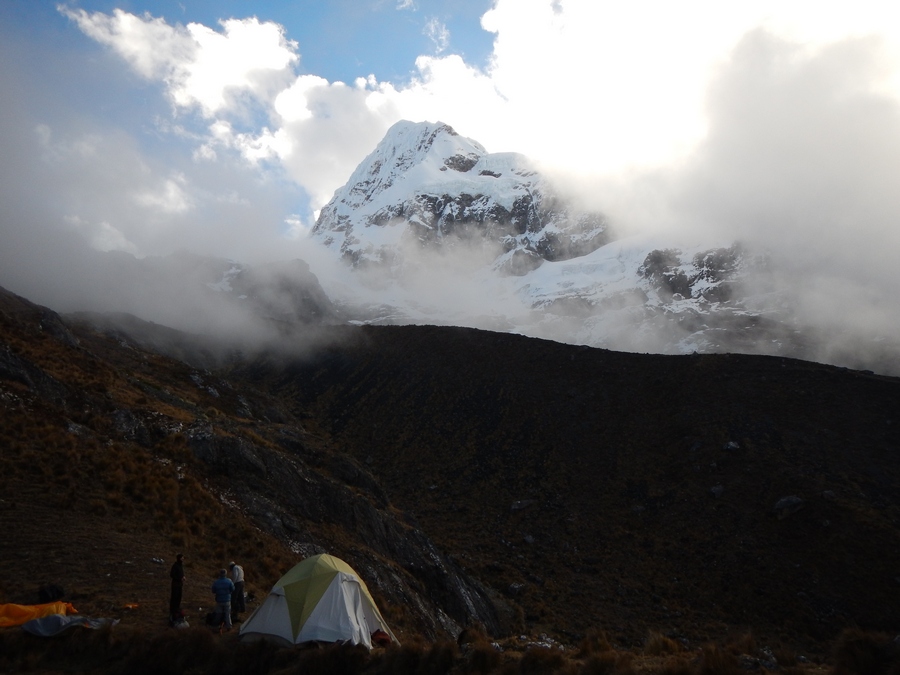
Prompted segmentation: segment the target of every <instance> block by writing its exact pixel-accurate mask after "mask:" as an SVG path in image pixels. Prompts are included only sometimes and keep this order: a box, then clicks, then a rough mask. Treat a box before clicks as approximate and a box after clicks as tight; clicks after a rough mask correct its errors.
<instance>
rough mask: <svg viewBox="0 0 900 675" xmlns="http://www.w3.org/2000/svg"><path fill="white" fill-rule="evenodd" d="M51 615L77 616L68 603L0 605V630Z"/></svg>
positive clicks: (75, 610)
mask: <svg viewBox="0 0 900 675" xmlns="http://www.w3.org/2000/svg"><path fill="white" fill-rule="evenodd" d="M51 614H78V610H77V609H75V608H74V607H72V604H71V603H69V602H48V603H45V604H43V605H13V604H7V605H0V628H5V627H7V626H21V625H22V624H23V623H26V622H28V621H31V620H32V619H42V618H44V617H45V616H50V615H51Z"/></svg>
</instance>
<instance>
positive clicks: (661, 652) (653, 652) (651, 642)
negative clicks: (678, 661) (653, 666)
mask: <svg viewBox="0 0 900 675" xmlns="http://www.w3.org/2000/svg"><path fill="white" fill-rule="evenodd" d="M680 651H681V645H680V644H678V643H677V642H676V641H675V640H673V639H672V638H670V637H666V636H665V635H663V634H662V633H659V632H657V631H650V634H649V635H648V636H647V639H646V640H645V641H644V654H648V655H650V656H665V655H667V654H677V653H679V652H680Z"/></svg>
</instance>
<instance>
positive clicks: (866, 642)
mask: <svg viewBox="0 0 900 675" xmlns="http://www.w3.org/2000/svg"><path fill="white" fill-rule="evenodd" d="M834 675H900V642H897V641H896V640H892V639H891V636H889V635H886V634H884V633H874V632H867V631H863V630H861V629H859V628H846V629H844V631H843V632H842V633H841V634H840V636H839V637H838V640H837V643H836V644H835V647H834Z"/></svg>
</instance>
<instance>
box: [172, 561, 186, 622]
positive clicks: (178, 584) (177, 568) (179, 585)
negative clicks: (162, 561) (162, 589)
mask: <svg viewBox="0 0 900 675" xmlns="http://www.w3.org/2000/svg"><path fill="white" fill-rule="evenodd" d="M169 577H170V578H171V579H172V592H171V593H170V594H169V618H170V619H172V620H174V619H175V617H176V616H177V615H179V614H180V613H181V593H182V591H183V590H184V554H183V553H179V554H178V555H176V556H175V562H174V563H173V564H172V569H170V570H169Z"/></svg>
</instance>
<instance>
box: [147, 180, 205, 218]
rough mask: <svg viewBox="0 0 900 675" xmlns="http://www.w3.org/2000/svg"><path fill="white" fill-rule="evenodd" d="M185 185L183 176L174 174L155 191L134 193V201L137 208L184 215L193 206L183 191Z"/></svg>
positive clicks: (186, 193)
mask: <svg viewBox="0 0 900 675" xmlns="http://www.w3.org/2000/svg"><path fill="white" fill-rule="evenodd" d="M186 183H187V181H186V179H185V177H184V174H176V175H175V176H174V177H172V178H167V179H165V180H164V181H162V184H161V185H159V186H157V187H156V188H155V189H149V190H141V191H139V192H137V193H135V195H134V201H135V203H136V204H137V205H138V206H142V207H144V208H147V209H155V210H158V211H161V212H163V213H169V214H174V213H185V212H186V211H189V210H190V209H191V208H192V206H193V204H192V200H191V198H190V196H189V195H188V192H187V191H186V190H185V187H186Z"/></svg>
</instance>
